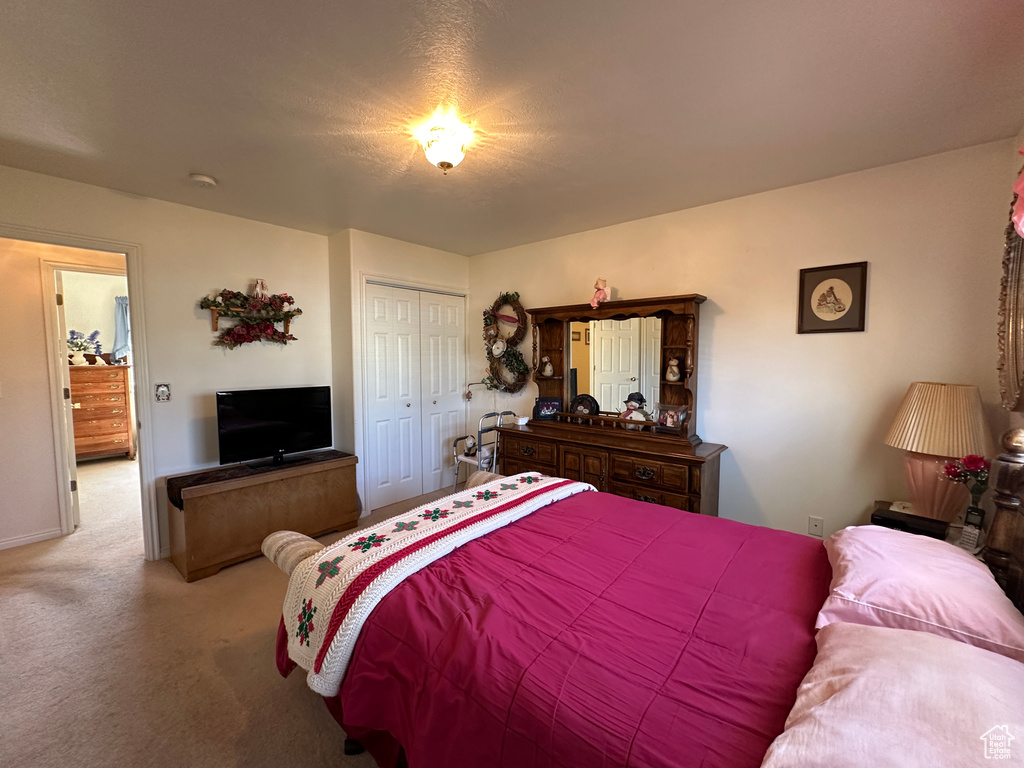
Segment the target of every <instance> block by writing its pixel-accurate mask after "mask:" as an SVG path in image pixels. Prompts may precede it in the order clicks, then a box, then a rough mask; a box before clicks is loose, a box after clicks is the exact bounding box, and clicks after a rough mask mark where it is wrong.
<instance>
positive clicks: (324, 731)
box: [0, 459, 444, 768]
mask: <svg viewBox="0 0 1024 768" xmlns="http://www.w3.org/2000/svg"><path fill="white" fill-rule="evenodd" d="M79 487H80V489H81V491H80V496H81V500H82V515H81V517H82V525H81V527H80V528H79V530H78V531H76V532H75V533H74V534H73V535H71V536H66V537H64V538H61V539H53V540H50V541H44V542H39V543H37V544H29V545H27V546H24V547H19V548H16V549H10V550H3V551H0V766H4V767H5V768H14V767H15V766H17V767H18V768H20V767H21V766H25V767H26V768H28V767H31V768H47V767H49V766H54V767H56V766H62V768H63V767H64V766H76V767H77V766H88V767H91V766H103V767H104V768H106V766H132V768H136V767H137V766H183V767H185V766H187V767H188V768H206V767H207V766H209V768H215V767H216V768H223V767H224V766H245V767H246V768H253V767H254V766H297V767H298V766H301V767H302V768H316V767H318V766H332V768H339V767H340V768H348V767H350V766H352V767H355V766H373V765H374V762H373V761H372V760H371V759H370V758H369V756H367V755H365V754H364V755H360V756H357V757H346V756H345V755H344V754H343V753H342V746H343V743H344V733H343V732H342V730H341V729H340V728H339V727H338V726H337V725H336V724H335V722H334V720H333V719H332V718H331V716H330V714H329V713H328V712H327V709H326V707H325V706H324V704H323V701H322V699H320V697H319V696H317V695H316V694H314V693H313V692H312V691H310V690H309V689H308V688H307V687H306V683H305V679H304V677H303V674H302V671H301V670H298V671H296V672H295V673H293V674H292V676H291V677H289V678H288V679H284V678H282V677H281V676H280V675H278V673H277V670H276V668H275V666H274V640H275V636H276V632H277V625H278V621H279V618H280V614H281V603H282V601H283V599H284V592H285V588H286V586H287V578H286V577H285V575H284V574H283V573H281V572H280V571H278V570H277V568H275V567H274V565H273V564H272V563H271V562H270V561H269V560H267V559H266V558H263V557H260V558H258V559H255V560H250V561H247V562H244V563H239V564H238V565H234V566H231V567H229V568H225V569H224V570H223V571H221V572H220V573H219V574H217V575H216V576H212V577H210V578H208V579H203V580H201V581H197V582H195V583H193V584H186V583H185V581H184V579H182V578H181V576H180V575H179V574H178V572H177V570H175V568H174V566H173V565H172V564H171V563H170V561H166V560H165V561H160V562H146V561H145V560H144V559H143V555H142V525H141V517H140V512H139V501H138V492H139V491H138V475H137V465H136V463H134V462H129V461H126V460H122V459H107V460H100V461H92V462H84V463H83V464H81V465H80V467H79ZM443 493H444V492H442V493H441V494H436V495H435V497H436V496H439V495H443ZM422 503H426V499H424V501H423V502H422ZM412 504H413V501H410V502H408V503H405V504H402V505H394V507H390V508H387V509H385V510H380V511H379V512H375V513H374V514H373V515H372V516H371V518H367V521H366V522H369V521H370V520H379V519H380V518H381V517H382V516H386V515H387V514H389V513H390V514H394V513H397V512H399V511H403V510H404V509H408V508H410V507H411V506H412ZM335 538H337V535H335V536H333V537H324V538H323V539H322V541H324V542H328V541H332V540H334V539H335Z"/></svg>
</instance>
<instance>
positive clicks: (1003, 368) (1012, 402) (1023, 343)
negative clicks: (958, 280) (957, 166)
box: [999, 196, 1024, 411]
mask: <svg viewBox="0 0 1024 768" xmlns="http://www.w3.org/2000/svg"><path fill="white" fill-rule="evenodd" d="M1014 201H1016V196H1014ZM1022 267H1024V240H1021V237H1020V235H1018V234H1017V230H1016V229H1014V226H1013V221H1012V220H1011V221H1010V223H1009V224H1008V225H1007V227H1006V245H1005V248H1004V250H1003V283H1002V290H1001V291H1000V295H999V392H1000V394H1001V395H1002V398H1003V407H1004V408H1006V410H1008V411H1020V410H1024V271H1022Z"/></svg>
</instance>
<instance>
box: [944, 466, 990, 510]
mask: <svg viewBox="0 0 1024 768" xmlns="http://www.w3.org/2000/svg"><path fill="white" fill-rule="evenodd" d="M991 466H992V465H991V464H989V462H988V461H986V460H985V457H984V456H978V455H976V454H973V453H972V454H970V455H968V456H964V457H963V458H962V459H955V460H953V461H951V462H949V463H947V464H946V466H945V467H943V474H944V475H945V476H946V479H947V480H952V481H953V482H954V483H963V484H964V485H965V486H966V487H967V491H968V492H969V493H970V494H971V506H972V507H976V506H978V502H980V501H981V497H982V494H984V493H985V491H987V490H988V470H989V467H991Z"/></svg>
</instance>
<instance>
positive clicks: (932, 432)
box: [885, 381, 993, 458]
mask: <svg viewBox="0 0 1024 768" xmlns="http://www.w3.org/2000/svg"><path fill="white" fill-rule="evenodd" d="M885 444H886V445H891V446H892V447H893V448H902V449H903V450H904V451H913V452H914V453H927V454H930V455H932V456H943V457H946V458H959V457H961V456H967V455H968V454H971V453H974V454H977V455H979V456H991V455H992V451H993V446H992V436H991V435H990V434H989V431H988V425H987V424H986V423H985V411H984V410H983V409H982V407H981V393H980V392H979V391H978V388H977V387H976V386H974V385H973V384H936V383H935V382H931V381H915V382H914V383H913V384H911V385H910V389H908V390H907V394H906V396H905V397H904V398H903V404H902V405H900V410H899V413H897V414H896V420H895V421H893V423H892V426H891V427H889V434H887V435H886V436H885Z"/></svg>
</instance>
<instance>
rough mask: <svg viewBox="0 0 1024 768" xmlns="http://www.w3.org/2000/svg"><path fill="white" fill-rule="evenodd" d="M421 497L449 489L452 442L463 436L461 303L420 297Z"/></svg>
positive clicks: (453, 298)
mask: <svg viewBox="0 0 1024 768" xmlns="http://www.w3.org/2000/svg"><path fill="white" fill-rule="evenodd" d="M420 337H421V339H422V350H423V366H422V368H421V375H420V382H421V385H420V389H421V391H422V393H423V394H422V398H423V399H422V413H423V491H422V492H423V493H429V492H431V491H436V490H439V489H440V488H443V487H444V486H447V485H450V484H451V478H452V472H453V470H452V464H453V463H454V462H453V459H452V441H453V440H454V439H455V438H456V437H459V436H460V435H464V434H466V426H465V422H466V401H465V400H464V399H463V393H464V392H465V389H466V356H465V347H466V300H465V299H464V298H463V297H461V296H446V295H443V294H438V293H426V292H423V293H420Z"/></svg>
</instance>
